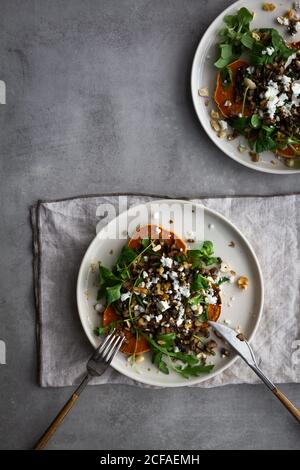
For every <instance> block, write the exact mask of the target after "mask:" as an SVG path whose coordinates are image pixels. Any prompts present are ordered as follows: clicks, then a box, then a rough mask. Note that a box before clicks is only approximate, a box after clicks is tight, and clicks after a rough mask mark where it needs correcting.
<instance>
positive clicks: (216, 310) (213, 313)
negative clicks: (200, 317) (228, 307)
mask: <svg viewBox="0 0 300 470" xmlns="http://www.w3.org/2000/svg"><path fill="white" fill-rule="evenodd" d="M213 288H214V291H215V296H216V297H217V298H218V302H217V303H216V304H214V305H213V304H209V305H208V306H207V316H208V319H209V320H210V321H218V319H219V316H220V315H221V297H220V289H219V287H218V286H216V285H214V287H213ZM208 327H209V324H208V323H203V325H202V328H208Z"/></svg>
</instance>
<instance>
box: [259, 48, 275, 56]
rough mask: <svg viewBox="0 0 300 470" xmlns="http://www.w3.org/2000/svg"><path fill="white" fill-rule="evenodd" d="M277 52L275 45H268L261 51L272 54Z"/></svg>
mask: <svg viewBox="0 0 300 470" xmlns="http://www.w3.org/2000/svg"><path fill="white" fill-rule="evenodd" d="M274 52H275V49H274V47H266V49H264V50H263V51H261V53H262V55H272V54H273V53H274Z"/></svg>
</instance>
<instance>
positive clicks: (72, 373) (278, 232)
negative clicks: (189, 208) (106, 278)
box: [31, 195, 300, 387]
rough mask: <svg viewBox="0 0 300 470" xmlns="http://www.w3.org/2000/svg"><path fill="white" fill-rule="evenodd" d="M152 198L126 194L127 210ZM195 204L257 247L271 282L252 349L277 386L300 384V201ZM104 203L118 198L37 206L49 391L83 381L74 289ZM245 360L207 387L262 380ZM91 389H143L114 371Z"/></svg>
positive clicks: (42, 357)
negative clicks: (119, 385) (211, 211)
mask: <svg viewBox="0 0 300 470" xmlns="http://www.w3.org/2000/svg"><path fill="white" fill-rule="evenodd" d="M151 199H152V198H151V197H150V196H142V195H128V204H129V205H130V206H131V205H134V204H139V203H142V202H148V201H150V200H151ZM153 199H158V197H154V198H153ZM194 201H195V202H200V203H203V204H204V205H206V206H207V207H209V208H212V209H214V210H216V211H218V212H220V213H221V214H223V215H224V216H226V217H228V218H229V219H230V220H231V221H232V222H233V223H234V224H236V225H237V226H238V227H239V228H240V229H241V231H242V232H243V233H244V234H245V235H246V237H247V238H248V240H249V241H250V243H251V244H252V246H253V248H254V250H255V252H256V254H257V256H258V259H259V261H260V265H261V267H262V271H263V276H264V283H265V306H264V312H263V317H262V320H261V323H260V326H259V329H258V332H257V334H256V337H255V338H254V341H253V347H254V350H255V351H256V352H257V356H258V358H259V362H260V366H261V368H262V369H263V370H264V371H265V373H266V374H267V375H269V376H270V378H271V379H272V380H273V381H274V382H277V383H280V382H300V352H299V351H300V298H299V297H300V285H299V284H300V276H299V270H300V264H299V223H300V195H292V196H276V197H237V198H234V197H230V198H216V199H201V200H199V199H194ZM102 203H113V204H115V205H116V206H117V203H118V195H104V196H86V197H76V198H71V199H65V200H59V201H40V202H39V203H38V204H37V205H36V206H35V207H32V208H31V220H32V228H33V240H34V243H33V246H34V285H35V297H36V309H37V334H38V343H39V350H38V357H39V383H40V385H41V386H43V387H47V386H65V385H74V384H75V383H77V382H78V380H79V379H80V377H81V375H82V374H83V372H84V371H85V364H86V360H87V358H88V357H89V355H90V354H91V351H92V349H91V346H90V345H89V343H88V340H87V339H86V337H85V334H84V332H83V329H82V327H81V324H80V320H79V317H78V313H77V307H76V295H75V290H76V280H77V274H78V270H79V266H80V262H81V259H82V257H83V255H84V253H85V251H86V249H87V247H88V245H89V243H90V242H91V240H92V239H93V238H94V236H95V233H96V225H97V223H98V222H99V220H98V218H97V216H96V209H97V207H98V206H99V204H102ZM240 361H241V359H240V358H239V359H238V360H237V361H236V362H235V364H234V365H233V366H232V367H230V368H229V369H227V370H226V371H224V372H223V373H221V374H219V375H218V376H217V377H214V378H212V379H208V380H207V381H205V382H204V383H203V384H201V387H212V386H217V385H226V384H235V383H242V382H246V383H255V382H257V381H258V379H257V377H256V376H255V374H254V373H253V372H252V371H251V370H250V369H249V368H248V367H247V366H244V365H242V364H241V363H240ZM93 383H95V384H103V383H124V384H135V385H139V386H143V385H141V384H137V383H136V382H134V381H132V380H131V379H129V378H127V377H125V376H123V375H121V374H119V373H118V372H116V371H114V370H113V369H111V368H110V369H109V370H108V371H107V372H106V373H105V375H104V376H102V377H100V378H97V379H95V380H94V382H93Z"/></svg>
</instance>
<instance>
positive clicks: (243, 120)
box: [229, 117, 250, 135]
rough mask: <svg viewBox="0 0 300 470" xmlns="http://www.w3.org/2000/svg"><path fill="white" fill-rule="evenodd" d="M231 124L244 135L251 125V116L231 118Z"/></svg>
mask: <svg viewBox="0 0 300 470" xmlns="http://www.w3.org/2000/svg"><path fill="white" fill-rule="evenodd" d="M229 124H230V126H231V127H232V128H233V129H235V130H236V131H237V132H238V133H239V134H241V135H244V134H245V130H246V129H247V127H249V124H250V123H249V118H247V117H235V118H231V119H230V120H229Z"/></svg>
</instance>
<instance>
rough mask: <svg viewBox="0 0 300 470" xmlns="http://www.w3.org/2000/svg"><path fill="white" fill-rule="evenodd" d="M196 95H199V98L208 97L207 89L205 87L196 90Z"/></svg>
mask: <svg viewBox="0 0 300 470" xmlns="http://www.w3.org/2000/svg"><path fill="white" fill-rule="evenodd" d="M198 95H199V96H204V97H208V96H209V91H208V88H207V87H205V88H199V90H198Z"/></svg>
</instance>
